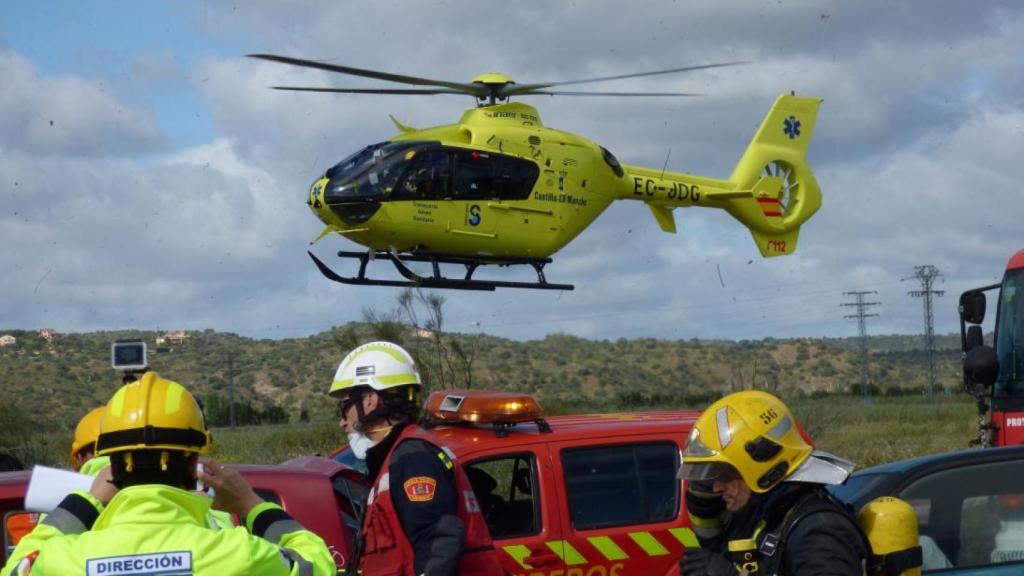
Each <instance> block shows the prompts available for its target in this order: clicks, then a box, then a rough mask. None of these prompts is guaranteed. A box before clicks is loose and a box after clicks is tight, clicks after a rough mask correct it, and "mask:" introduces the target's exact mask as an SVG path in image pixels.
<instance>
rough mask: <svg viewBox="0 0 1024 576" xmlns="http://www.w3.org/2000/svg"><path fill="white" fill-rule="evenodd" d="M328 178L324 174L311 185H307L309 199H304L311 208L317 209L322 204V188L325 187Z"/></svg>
mask: <svg viewBox="0 0 1024 576" xmlns="http://www.w3.org/2000/svg"><path fill="white" fill-rule="evenodd" d="M327 182H328V178H327V177H326V176H324V177H322V178H320V179H319V180H317V181H316V182H313V185H312V186H310V187H309V199H308V200H306V204H308V205H309V206H311V207H312V208H313V209H317V208H320V207H322V206H323V202H324V198H323V195H324V188H326V187H327Z"/></svg>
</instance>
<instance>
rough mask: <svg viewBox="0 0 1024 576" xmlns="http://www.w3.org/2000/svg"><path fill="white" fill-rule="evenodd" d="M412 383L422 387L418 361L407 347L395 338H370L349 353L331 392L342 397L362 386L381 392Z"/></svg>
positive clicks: (336, 373) (339, 369) (335, 377)
mask: <svg viewBox="0 0 1024 576" xmlns="http://www.w3.org/2000/svg"><path fill="white" fill-rule="evenodd" d="M409 385H413V386H417V387H419V386H420V385H421V382H420V373H419V371H418V370H417V369H416V362H414V361H413V359H412V356H411V355H410V354H409V353H408V352H406V351H405V348H402V347H401V346H399V345H397V344H392V343H391V342H370V343H369V344H363V345H362V346H360V347H358V348H356V349H355V350H353V351H351V352H349V353H348V355H347V356H345V358H344V359H343V360H342V361H341V364H339V365H338V371H337V372H335V374H334V382H332V383H331V389H330V390H329V391H328V392H327V393H328V394H330V395H331V396H335V397H339V396H343V395H345V394H347V393H348V392H349V390H350V389H352V388H356V387H359V386H369V387H370V388H372V389H374V390H376V391H378V392H380V391H382V390H387V389H389V388H397V387H399V386H409Z"/></svg>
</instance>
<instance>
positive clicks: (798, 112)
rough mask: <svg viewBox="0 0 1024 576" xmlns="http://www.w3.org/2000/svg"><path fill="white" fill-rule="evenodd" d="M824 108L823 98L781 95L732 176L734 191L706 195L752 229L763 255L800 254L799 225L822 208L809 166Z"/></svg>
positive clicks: (819, 190)
mask: <svg viewBox="0 0 1024 576" xmlns="http://www.w3.org/2000/svg"><path fill="white" fill-rule="evenodd" d="M820 105H821V99H819V98H800V97H797V96H793V95H782V96H779V97H778V99H776V100H775V104H774V105H772V108H771V110H769V112H768V114H767V116H765V118H764V121H762V122H761V127H760V128H758V130H757V132H756V133H755V134H754V138H753V140H752V141H751V142H750V145H749V146H748V147H747V150H746V152H744V154H743V156H742V157H741V158H740V161H739V162H738V163H737V164H736V168H735V169H734V170H733V172H732V175H731V176H730V177H729V181H730V182H731V183H732V184H733V186H734V189H733V190H731V191H728V192H723V193H719V194H716V193H715V192H711V193H710V194H709V195H708V196H709V197H708V200H711V201H714V200H722V201H723V204H724V205H721V207H722V208H724V209H725V210H726V211H728V212H729V213H730V214H731V215H732V216H733V217H734V218H736V219H737V220H739V221H740V222H741V223H743V225H744V226H746V227H747V228H749V229H750V233H751V235H752V236H753V237H754V241H755V242H756V243H757V248H758V250H760V251H761V255H762V256H765V257H769V256H782V255H784V254H791V253H792V252H793V251H794V250H796V243H797V237H798V235H799V233H800V226H801V225H802V224H803V223H804V222H806V221H807V219H808V218H810V217H811V216H812V215H813V214H814V213H815V212H817V211H818V208H820V207H821V188H819V186H818V181H817V180H816V179H815V177H814V172H812V171H811V167H810V166H809V165H808V164H807V147H808V144H809V143H810V140H811V135H812V134H813V133H814V124H815V121H816V120H817V116H818V108H819V106H820ZM716 196H719V197H718V198H716Z"/></svg>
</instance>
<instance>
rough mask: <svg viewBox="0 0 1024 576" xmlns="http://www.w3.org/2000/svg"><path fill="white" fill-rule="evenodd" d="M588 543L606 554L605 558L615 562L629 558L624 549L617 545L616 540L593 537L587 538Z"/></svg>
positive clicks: (605, 537)
mask: <svg viewBox="0 0 1024 576" xmlns="http://www.w3.org/2000/svg"><path fill="white" fill-rule="evenodd" d="M587 541H588V542H590V544H591V545H592V546H593V547H594V548H597V551H598V552H600V553H601V554H604V557H605V558H607V559H608V560H612V561H615V560H625V559H626V558H629V554H626V552H625V551H624V550H623V549H622V548H619V545H618V544H616V543H615V541H614V540H612V539H611V538H609V537H607V536H591V537H590V538H587Z"/></svg>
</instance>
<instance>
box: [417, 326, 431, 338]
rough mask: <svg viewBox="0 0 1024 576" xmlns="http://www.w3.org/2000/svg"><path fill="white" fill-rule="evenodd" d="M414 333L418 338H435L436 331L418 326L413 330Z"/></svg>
mask: <svg viewBox="0 0 1024 576" xmlns="http://www.w3.org/2000/svg"><path fill="white" fill-rule="evenodd" d="M413 335H414V336H416V337H417V338H433V337H434V331H433V330H427V329H426V328H418V329H416V330H415V331H414V332H413Z"/></svg>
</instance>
